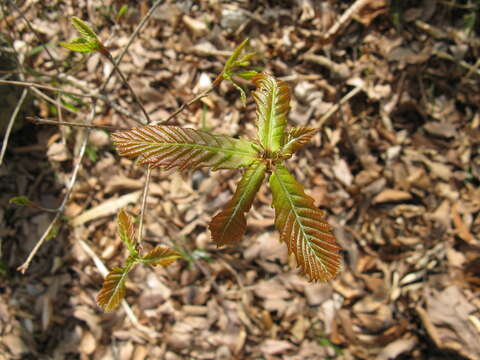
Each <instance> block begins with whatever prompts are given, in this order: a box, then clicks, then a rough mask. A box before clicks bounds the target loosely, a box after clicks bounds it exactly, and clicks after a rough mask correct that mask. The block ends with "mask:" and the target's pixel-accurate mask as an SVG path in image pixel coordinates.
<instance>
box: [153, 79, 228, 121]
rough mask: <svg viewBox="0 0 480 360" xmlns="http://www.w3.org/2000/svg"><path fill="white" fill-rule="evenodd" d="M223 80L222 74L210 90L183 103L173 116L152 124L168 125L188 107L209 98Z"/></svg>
mask: <svg viewBox="0 0 480 360" xmlns="http://www.w3.org/2000/svg"><path fill="white" fill-rule="evenodd" d="M222 80H223V74H220V75H218V76H217V78H216V79H215V80H214V81H213V83H212V85H210V87H209V88H208V89H206V90H205V91H203V92H201V93H200V94H198V95H197V96H195V97H193V98H192V99H190V100H188V101H187V102H186V103H183V104H182V105H180V106H179V107H178V108H177V110H175V111H174V112H173V113H172V114H170V115H169V116H168V117H167V118H166V119H163V120H160V121H155V122H154V123H152V124H160V123H166V122H168V121H170V120H172V119H173V118H174V117H175V116H177V115H178V114H180V113H181V112H182V111H183V110H185V109H186V108H187V107H188V106H190V105H192V104H193V103H194V102H196V101H198V100H200V99H202V98H204V97H205V96H208V94H210V93H211V92H212V91H213V90H214V89H215V88H216V87H217V86H218V85H220V83H221V82H222Z"/></svg>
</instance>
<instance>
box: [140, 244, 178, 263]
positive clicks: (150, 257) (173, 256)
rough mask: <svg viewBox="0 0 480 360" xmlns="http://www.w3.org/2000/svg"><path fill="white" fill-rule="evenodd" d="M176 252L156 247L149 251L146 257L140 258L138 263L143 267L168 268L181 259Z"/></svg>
mask: <svg viewBox="0 0 480 360" xmlns="http://www.w3.org/2000/svg"><path fill="white" fill-rule="evenodd" d="M181 257H182V255H180V254H179V253H178V252H176V251H175V250H173V249H169V248H166V247H163V246H156V247H154V248H153V249H152V250H150V251H149V252H148V253H147V254H146V255H144V256H142V258H141V259H140V261H141V262H142V263H143V264H145V265H152V266H156V265H161V266H168V265H170V264H171V263H173V262H174V261H175V260H177V259H179V258H181Z"/></svg>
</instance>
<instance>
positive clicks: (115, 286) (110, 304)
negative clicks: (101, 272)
mask: <svg viewBox="0 0 480 360" xmlns="http://www.w3.org/2000/svg"><path fill="white" fill-rule="evenodd" d="M131 268H132V265H128V266H126V267H124V268H119V267H116V268H113V269H112V271H110V272H109V273H108V274H107V276H106V277H105V280H104V281H103V287H102V289H101V290H100V292H99V293H98V295H97V303H98V305H99V306H100V307H102V308H103V310H105V311H106V312H110V311H113V310H115V309H116V308H117V306H118V305H119V304H120V302H121V301H122V299H123V298H124V297H125V281H126V280H127V275H128V272H129V271H130V270H131Z"/></svg>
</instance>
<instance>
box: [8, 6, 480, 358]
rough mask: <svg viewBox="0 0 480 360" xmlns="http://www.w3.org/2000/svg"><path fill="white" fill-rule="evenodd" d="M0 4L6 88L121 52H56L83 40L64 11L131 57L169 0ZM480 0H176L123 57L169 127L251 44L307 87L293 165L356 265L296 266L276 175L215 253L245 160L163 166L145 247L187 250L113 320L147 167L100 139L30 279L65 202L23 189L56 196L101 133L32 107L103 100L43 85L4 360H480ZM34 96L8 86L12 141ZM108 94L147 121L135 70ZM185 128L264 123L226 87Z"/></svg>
mask: <svg viewBox="0 0 480 360" xmlns="http://www.w3.org/2000/svg"><path fill="white" fill-rule="evenodd" d="M0 3H1V6H0V11H1V19H0V45H1V49H0V50H1V51H0V76H1V79H2V80H17V81H23V82H33V83H36V84H43V85H48V86H52V87H57V88H61V89H63V90H65V91H67V90H70V91H72V90H73V91H76V92H83V93H93V92H95V91H96V90H98V88H99V87H100V86H101V84H102V83H103V82H104V81H105V79H106V77H107V75H108V74H109V73H110V71H111V65H110V64H109V63H108V62H107V61H105V60H104V59H103V58H102V57H101V55H100V54H89V55H82V54H78V53H73V52H70V51H67V50H66V49H64V48H62V47H60V46H59V45H58V44H59V42H61V41H68V40H70V39H72V38H74V37H75V36H76V35H75V32H74V29H73V28H72V26H71V24H70V20H69V18H70V17H71V16H77V17H79V18H81V19H83V20H85V21H87V22H89V24H91V26H92V28H94V29H95V30H96V31H97V33H98V34H99V37H100V38H101V39H102V41H104V42H105V43H106V45H107V46H108V48H109V49H110V51H111V52H112V53H113V55H115V56H117V55H118V54H119V53H120V52H121V51H122V49H123V48H124V47H125V46H126V45H127V43H128V39H129V38H130V36H131V35H132V33H133V31H134V29H135V28H136V27H137V25H138V24H139V23H140V21H141V19H143V18H145V16H147V13H148V11H149V9H150V8H151V6H152V3H153V2H152V1H146V0H142V1H126V0H124V1H121V0H104V1H100V0H91V1H85V0H82V1H74V0H52V1H17V2H16V5H13V3H15V2H8V1H7V2H0ZM123 5H128V6H129V7H128V9H127V11H126V13H125V14H124V15H123V16H121V17H120V18H119V16H118V14H119V9H120V8H121V7H122V6H123ZM479 6H480V5H479V3H478V1H475V0H423V1H400V0H391V1H387V0H357V1H351V0H348V1H347V0H344V1H335V0H329V1H315V0H297V1H294V0H282V1H259V0H242V1H222V0H215V1H213V0H210V1H207V0H200V1H189V0H185V1H163V2H162V3H161V4H160V5H159V6H158V7H157V8H156V10H155V11H154V12H153V14H152V16H151V17H150V18H148V19H147V22H146V23H145V26H144V27H143V28H142V29H141V31H140V32H139V33H138V35H137V36H136V37H135V38H134V40H133V43H132V44H131V46H130V47H129V49H128V51H127V53H126V55H125V57H124V58H123V60H122V62H121V64H120V68H121V70H122V71H123V72H124V73H125V74H126V75H127V78H128V80H129V83H130V84H131V86H132V88H133V89H134V90H135V92H136V93H137V95H138V97H139V98H140V99H141V100H142V102H143V103H144V104H145V107H146V109H147V111H148V112H149V114H150V116H151V118H152V120H153V121H160V120H162V119H165V118H167V117H168V115H169V114H170V113H172V112H173V111H174V110H175V109H176V108H177V107H178V106H180V105H181V104H182V103H184V102H186V101H188V100H189V99H191V98H192V97H193V96H194V95H195V94H198V93H199V92H200V91H202V89H204V88H205V86H208V85H209V84H210V83H211V81H213V79H215V77H216V76H217V75H218V74H219V72H220V71H221V70H222V67H223V64H224V62H225V60H226V59H227V58H228V56H229V54H230V53H231V51H232V49H234V48H235V47H236V46H237V45H238V44H239V43H240V42H241V41H243V40H244V39H245V38H247V37H249V38H250V39H251V40H250V44H249V46H250V48H251V49H253V50H254V51H255V52H256V53H257V56H256V58H255V59H254V60H253V62H254V64H255V65H256V66H258V67H259V68H261V69H263V70H265V71H267V72H269V73H271V74H273V75H275V76H276V77H278V78H280V79H282V80H285V81H286V82H287V83H288V84H289V85H290V87H291V89H292V102H291V106H292V108H291V111H290V113H289V115H288V121H289V125H290V126H298V125H309V126H312V127H318V128H320V131H319V132H318V133H317V134H316V136H315V137H314V139H313V141H312V142H311V143H310V144H308V145H307V146H306V147H305V148H303V149H302V150H301V151H300V152H299V153H298V154H297V155H295V156H294V157H293V158H292V159H291V160H289V162H288V164H287V165H288V167H289V168H290V169H291V170H292V171H293V172H294V174H295V175H296V177H297V178H298V179H299V181H300V182H301V183H302V184H304V186H305V188H306V192H307V193H308V194H310V195H311V196H312V197H313V198H314V199H315V205H316V206H318V207H320V208H321V209H323V210H325V211H326V212H327V214H328V221H329V223H330V224H332V225H333V227H334V229H335V235H336V237H337V240H338V243H339V244H340V245H341V247H342V249H343V251H342V255H343V263H344V266H343V271H342V272H341V273H340V274H339V276H338V277H337V278H336V279H334V280H332V281H329V282H326V283H320V284H312V283H309V282H307V281H306V280H305V279H304V278H303V277H301V276H300V275H299V272H298V269H297V268H296V264H295V262H294V259H292V258H290V257H289V256H288V255H287V249H286V246H285V245H284V244H281V243H280V242H279V235H278V232H277V231H276V230H275V228H274V226H273V224H274V210H273V209H272V208H271V205H270V204H271V193H270V191H269V190H268V189H267V187H266V186H265V185H264V186H263V187H262V188H261V189H260V192H259V196H258V198H257V199H256V200H255V202H254V204H253V209H252V211H250V213H249V215H248V217H247V222H248V227H247V232H246V234H245V236H244V237H243V239H242V241H241V242H239V243H238V244H235V245H231V246H224V247H220V248H217V247H216V245H215V244H214V243H213V242H212V240H211V239H210V233H209V230H208V223H209V221H210V219H211V218H212V216H214V214H216V213H217V211H218V210H220V209H221V208H222V207H223V205H224V204H225V203H226V202H227V201H228V199H229V198H230V196H231V194H232V191H233V190H234V188H235V184H236V182H237V181H238V179H239V177H240V172H238V171H230V170H221V171H215V172H210V171H207V170H196V171H190V172H189V171H186V172H182V173H178V172H172V171H162V170H158V169H156V170H154V171H152V179H151V184H150V190H149V196H148V198H147V206H146V215H145V223H144V224H145V225H144V226H145V241H144V242H145V246H146V247H151V246H154V245H156V244H164V245H168V246H174V247H176V248H177V249H180V250H181V251H182V253H184V254H185V255H186V258H187V259H186V260H180V261H177V262H176V263H174V264H172V265H170V266H169V267H167V268H158V269H157V268H156V269H150V268H144V267H137V268H136V269H135V270H134V271H133V273H132V276H131V278H130V280H129V281H128V282H127V296H126V301H127V303H128V305H125V306H122V307H121V308H119V310H117V311H116V312H112V313H104V312H103V311H102V309H101V308H99V307H98V305H97V304H96V302H95V298H96V295H97V293H98V291H99V290H100V288H101V286H102V279H103V277H102V273H101V270H100V269H101V263H103V264H105V266H107V267H108V268H112V267H115V266H119V264H121V263H123V262H124V261H125V258H126V256H127V253H126V250H125V247H124V246H123V244H122V242H121V241H120V239H119V238H118V236H117V233H116V222H115V214H116V213H117V211H118V210H119V209H120V208H126V209H127V211H128V212H129V213H130V214H133V215H136V216H138V215H139V214H140V207H141V199H140V198H141V193H142V189H143V186H144V182H145V177H146V170H145V168H144V167H142V166H138V165H137V164H136V163H135V161H134V160H129V159H125V158H120V157H119V156H118V154H117V153H116V151H115V149H114V147H113V145H112V142H111V140H110V137H109V132H108V131H105V130H103V129H94V130H92V132H91V133H90V138H89V140H88V144H87V147H86V156H84V157H83V159H82V163H81V167H80V168H79V172H78V177H77V179H76V182H75V184H74V186H73V190H72V193H71V196H70V198H69V200H68V202H67V203H66V206H65V212H64V214H61V215H62V216H60V221H59V222H57V223H55V224H54V225H55V226H54V230H55V231H54V232H55V234H54V233H50V235H51V236H49V239H47V241H46V242H45V243H44V244H43V245H42V246H41V248H40V249H39V251H38V252H37V253H36V255H35V257H34V258H33V260H32V262H31V264H30V266H29V268H28V269H27V270H26V272H25V274H22V273H20V272H19V271H17V268H18V267H19V266H20V265H21V264H22V263H24V261H25V260H26V258H27V257H28V255H29V254H30V253H31V251H32V249H33V248H34V246H35V245H36V244H37V243H38V241H39V239H40V238H41V237H42V235H43V234H44V233H45V230H46V228H47V227H48V226H49V224H50V223H51V221H52V219H54V217H55V215H56V214H55V213H52V212H46V211H42V210H41V209H38V208H32V207H18V206H15V205H13V204H10V203H9V200H10V199H11V198H12V197H14V196H20V195H22V196H27V197H28V198H29V199H30V200H32V201H34V202H35V203H37V204H40V205H41V206H42V207H45V208H56V207H58V206H59V205H60V204H61V202H62V199H63V197H64V195H65V192H66V189H67V188H68V183H69V181H70V179H71V176H72V172H73V170H74V169H75V168H76V167H75V164H76V162H78V160H79V159H80V157H79V150H80V148H81V144H82V142H83V141H84V139H85V136H86V133H87V132H86V130H85V129H83V128H77V127H69V126H60V127H59V126H55V125H39V124H32V123H31V122H28V121H27V120H25V117H26V116H28V115H34V116H38V117H41V118H44V119H53V120H55V121H58V120H61V121H64V122H76V123H79V122H80V123H82V122H86V121H87V119H88V117H89V114H90V112H91V102H90V100H89V98H88V97H86V98H83V97H82V98H79V97H72V96H67V95H65V94H60V93H58V92H55V91H50V90H47V89H41V88H34V87H30V88H28V91H26V92H25V94H26V101H25V102H24V105H23V107H22V108H21V110H20V112H19V116H18V118H17V120H16V124H15V126H14V129H13V132H12V134H11V136H10V138H9V140H8V146H7V148H6V150H7V151H6V155H5V158H4V161H3V165H1V166H0V257H1V264H0V265H1V267H0V271H1V273H0V359H1V360H3V359H82V360H83V359H121V360H127V359H135V360H142V359H166V360H176V359H199V360H200V359H265V360H273V359H283V360H308V359H312V360H313V359H378V360H388V359H390V360H391V359H403V360H406V359H468V360H478V359H480V340H479V339H480V296H479V295H480V189H479V185H480V150H479V149H480V15H479V14H480V8H479ZM13 48H14V49H15V51H14V50H12V49H13ZM47 50H48V51H47ZM241 85H242V86H244V87H245V88H247V89H249V90H252V86H251V84H249V83H247V82H242V83H241ZM24 89H27V87H24V86H23V87H22V86H19V85H12V84H10V85H6V84H5V83H0V108H1V110H0V112H1V114H0V121H1V123H0V125H1V126H0V130H1V133H2V137H1V138H2V140H3V141H4V142H5V141H6V137H5V135H4V134H5V129H6V127H7V124H8V122H9V119H10V118H11V114H12V113H13V111H14V109H15V107H16V106H17V104H18V103H19V101H20V97H21V95H22V93H23V90H24ZM45 95H47V96H48V97H49V98H50V100H48V99H46V98H45ZM105 95H106V96H107V97H108V102H104V101H98V105H97V115H96V117H95V119H94V124H96V125H99V126H112V127H116V128H131V127H134V126H137V123H136V122H135V121H134V120H132V118H134V117H137V118H138V117H141V112H140V111H139V108H138V107H137V106H136V105H135V103H134V101H133V100H132V97H131V95H130V93H129V91H128V89H127V88H126V87H125V86H124V85H123V84H122V82H121V80H120V79H119V78H118V77H116V76H114V77H113V78H112V80H111V81H110V82H109V83H108V86H107V88H106V91H105ZM119 109H120V111H119ZM121 109H123V110H121ZM125 110H126V111H125ZM326 114H327V115H326ZM170 124H175V125H181V126H188V127H192V128H196V129H213V130H214V131H215V132H217V133H223V134H230V135H239V136H246V137H252V135H253V134H254V133H255V103H254V102H253V100H252V97H251V96H250V95H249V96H248V97H247V104H246V106H244V105H243V104H242V102H241V100H240V97H239V96H238V92H237V90H236V89H235V88H234V87H232V86H231V84H229V83H227V82H225V83H222V84H221V86H220V87H219V88H218V89H217V90H216V91H214V92H213V93H212V94H211V95H210V96H209V97H207V98H204V99H202V100H201V101H199V102H197V103H195V104H193V105H192V106H190V107H189V108H188V109H187V110H186V111H184V112H182V113H181V114H180V115H179V116H177V117H176V118H175V119H174V120H172V121H171V122H170ZM56 230H58V231H56Z"/></svg>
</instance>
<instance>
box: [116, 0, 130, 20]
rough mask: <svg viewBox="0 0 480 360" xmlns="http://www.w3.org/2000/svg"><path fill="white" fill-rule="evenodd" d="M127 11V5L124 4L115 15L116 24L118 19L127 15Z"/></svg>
mask: <svg viewBox="0 0 480 360" xmlns="http://www.w3.org/2000/svg"><path fill="white" fill-rule="evenodd" d="M127 11H128V5H127V4H124V5H123V6H122V7H121V8H120V10H118V13H117V22H118V21H120V19H121V18H122V17H123V16H124V15H125V14H126V13H127Z"/></svg>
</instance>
